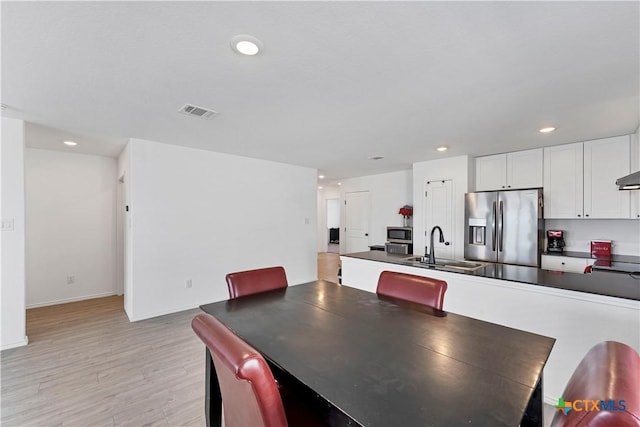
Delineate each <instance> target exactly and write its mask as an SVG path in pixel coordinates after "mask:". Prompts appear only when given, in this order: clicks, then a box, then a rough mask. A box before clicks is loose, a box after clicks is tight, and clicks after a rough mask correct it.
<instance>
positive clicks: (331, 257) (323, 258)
mask: <svg viewBox="0 0 640 427" xmlns="http://www.w3.org/2000/svg"><path fill="white" fill-rule="evenodd" d="M338 268H340V255H339V254H337V253H333V252H318V279H324V280H330V281H332V282H335V283H338Z"/></svg>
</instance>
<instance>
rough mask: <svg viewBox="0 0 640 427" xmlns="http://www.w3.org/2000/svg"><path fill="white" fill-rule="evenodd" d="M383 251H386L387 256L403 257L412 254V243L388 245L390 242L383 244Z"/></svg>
mask: <svg viewBox="0 0 640 427" xmlns="http://www.w3.org/2000/svg"><path fill="white" fill-rule="evenodd" d="M385 249H386V251H387V253H388V254H404V255H411V254H413V244H412V243H390V242H387V243H386V244H385Z"/></svg>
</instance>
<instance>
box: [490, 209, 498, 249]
mask: <svg viewBox="0 0 640 427" xmlns="http://www.w3.org/2000/svg"><path fill="white" fill-rule="evenodd" d="M496 214H497V212H496V202H493V212H492V214H491V231H492V233H491V250H492V251H494V252H495V251H496V240H497V238H498V236H497V235H498V229H497V228H496Z"/></svg>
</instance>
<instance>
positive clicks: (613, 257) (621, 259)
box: [542, 252, 640, 270]
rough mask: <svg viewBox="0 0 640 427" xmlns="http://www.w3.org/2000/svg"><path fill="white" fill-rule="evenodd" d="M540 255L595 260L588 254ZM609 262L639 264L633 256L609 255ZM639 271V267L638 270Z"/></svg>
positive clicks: (555, 253) (547, 253)
mask: <svg viewBox="0 0 640 427" xmlns="http://www.w3.org/2000/svg"><path fill="white" fill-rule="evenodd" d="M542 255H550V256H568V257H572V258H589V259H595V258H593V257H592V256H591V254H590V253H589V252H561V253H558V252H545V253H543V254H542ZM611 261H613V262H628V263H630V264H640V256H633V255H617V254H611ZM638 269H639V270H640V267H639V268H638Z"/></svg>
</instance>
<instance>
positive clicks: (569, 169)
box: [544, 142, 583, 218]
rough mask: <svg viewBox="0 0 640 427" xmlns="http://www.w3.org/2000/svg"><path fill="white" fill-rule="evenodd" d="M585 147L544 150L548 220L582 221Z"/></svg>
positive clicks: (545, 211) (568, 145) (566, 146)
mask: <svg viewBox="0 0 640 427" xmlns="http://www.w3.org/2000/svg"><path fill="white" fill-rule="evenodd" d="M582 170H583V165H582V143H581V142H578V143H576V144H567V145H558V146H555V147H546V148H545V149H544V217H545V218H582V214H583V212H582V205H583V197H582V196H583V193H582V191H583V177H582V175H583V173H582Z"/></svg>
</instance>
